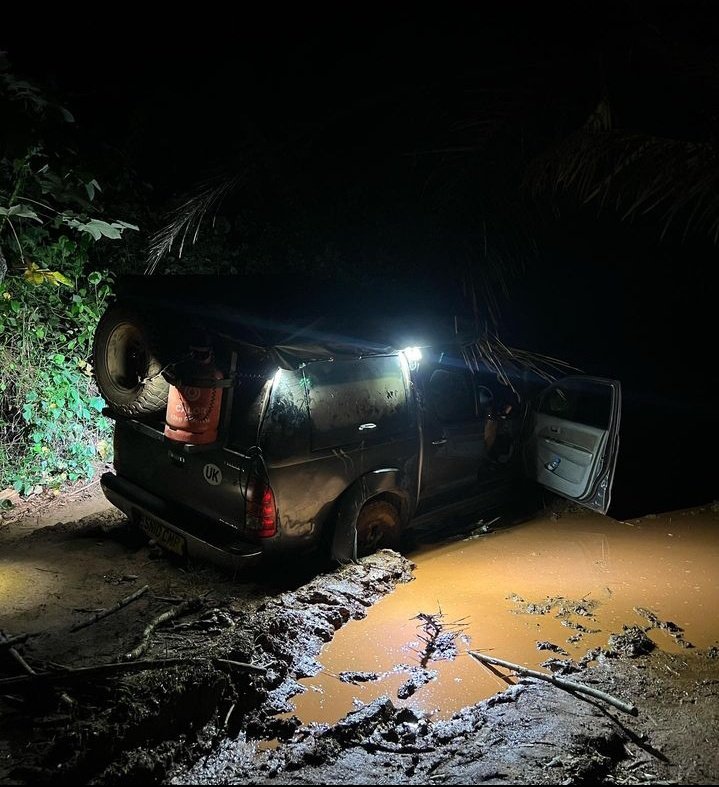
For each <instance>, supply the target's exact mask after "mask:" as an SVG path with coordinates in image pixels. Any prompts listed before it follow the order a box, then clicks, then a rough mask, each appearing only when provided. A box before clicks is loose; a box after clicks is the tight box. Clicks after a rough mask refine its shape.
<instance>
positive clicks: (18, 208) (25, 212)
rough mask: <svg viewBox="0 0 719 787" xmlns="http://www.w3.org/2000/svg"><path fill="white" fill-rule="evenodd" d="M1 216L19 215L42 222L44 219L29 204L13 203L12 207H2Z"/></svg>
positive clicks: (20, 217) (21, 217)
mask: <svg viewBox="0 0 719 787" xmlns="http://www.w3.org/2000/svg"><path fill="white" fill-rule="evenodd" d="M0 216H17V218H19V219H33V220H34V221H39V222H40V223H41V224H42V219H41V218H40V217H39V216H38V215H37V213H35V211H34V210H33V209H32V208H31V207H30V206H29V205H13V206H12V207H10V208H2V207H0Z"/></svg>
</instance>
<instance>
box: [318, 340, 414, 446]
mask: <svg viewBox="0 0 719 787" xmlns="http://www.w3.org/2000/svg"><path fill="white" fill-rule="evenodd" d="M304 373H305V380H306V386H307V391H308V395H309V408H310V421H311V424H312V448H313V449H314V450H318V449H322V448H335V447H338V446H341V445H348V444H351V443H357V442H360V441H361V440H372V441H375V440H377V439H383V438H387V437H390V436H391V435H393V434H397V433H398V432H401V431H402V430H404V429H406V428H407V426H408V425H409V409H408V406H407V392H406V389H405V381H404V374H403V373H402V367H401V362H400V359H399V357H398V356H383V357H377V358H362V359H360V360H357V361H322V362H318V363H313V364H310V365H309V366H307V367H306V368H305V369H304Z"/></svg>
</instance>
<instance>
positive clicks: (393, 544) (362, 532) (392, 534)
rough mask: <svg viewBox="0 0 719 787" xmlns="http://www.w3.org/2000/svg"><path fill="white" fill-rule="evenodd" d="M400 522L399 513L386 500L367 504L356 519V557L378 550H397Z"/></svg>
mask: <svg viewBox="0 0 719 787" xmlns="http://www.w3.org/2000/svg"><path fill="white" fill-rule="evenodd" d="M400 530H401V520H400V515H399V511H398V510H397V509H396V508H395V507H394V506H393V505H392V504H391V503H388V502H387V501H386V500H376V501H374V502H372V501H370V502H369V503H367V504H366V505H365V506H364V507H363V508H362V510H361V511H360V513H359V516H358V517H357V555H358V557H363V556H364V555H371V554H372V553H373V552H376V551H377V550H378V549H385V548H386V549H398V548H399V542H400Z"/></svg>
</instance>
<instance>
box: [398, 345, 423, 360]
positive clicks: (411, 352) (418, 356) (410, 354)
mask: <svg viewBox="0 0 719 787" xmlns="http://www.w3.org/2000/svg"><path fill="white" fill-rule="evenodd" d="M402 354H403V355H404V357H405V358H406V359H407V360H408V361H409V362H410V363H419V362H420V361H421V360H422V350H420V349H419V347H405V348H404V350H402Z"/></svg>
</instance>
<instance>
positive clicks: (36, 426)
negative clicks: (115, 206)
mask: <svg viewBox="0 0 719 787" xmlns="http://www.w3.org/2000/svg"><path fill="white" fill-rule="evenodd" d="M91 242H92V241H85V240H80V241H75V240H71V239H70V238H68V237H66V236H64V235H62V236H60V237H59V238H58V239H57V240H55V241H52V242H50V241H49V238H48V237H47V232H46V231H44V230H43V229H42V228H39V229H37V230H34V232H33V233H32V235H31V234H30V233H26V234H25V235H24V237H23V243H24V245H25V249H26V253H27V254H28V255H29V256H31V258H32V259H33V260H35V261H36V262H37V263H38V264H39V267H40V268H41V269H53V270H54V269H57V268H60V269H62V270H63V271H64V277H66V278H67V279H68V280H69V281H70V282H71V284H72V286H52V284H42V285H37V284H34V283H32V282H31V281H29V280H28V279H27V277H23V278H19V277H18V278H8V279H5V280H4V281H3V282H2V283H0V489H2V488H5V487H7V486H13V487H14V488H15V489H16V490H17V491H18V492H20V493H22V494H28V493H29V492H30V491H32V490H33V489H35V488H36V487H37V486H41V487H47V486H55V487H57V486H60V485H62V484H63V483H64V482H66V481H76V480H77V479H80V478H91V477H92V476H93V473H94V467H95V464H96V462H97V460H98V459H105V458H107V457H108V454H109V451H110V443H109V435H110V424H109V422H108V420H107V419H106V418H104V417H103V416H102V415H101V410H102V408H103V407H104V401H103V399H102V398H101V397H100V396H99V395H98V392H97V388H96V386H95V383H94V381H93V378H92V366H91V364H90V359H91V351H92V337H93V334H94V330H95V326H96V325H97V321H98V319H99V317H100V314H101V313H102V311H103V309H104V306H105V303H106V301H107V298H108V296H109V295H110V293H111V285H112V276H111V275H110V274H109V273H108V272H107V271H92V272H90V273H89V274H85V273H84V268H85V265H86V263H87V248H88V244H89V243H91Z"/></svg>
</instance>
